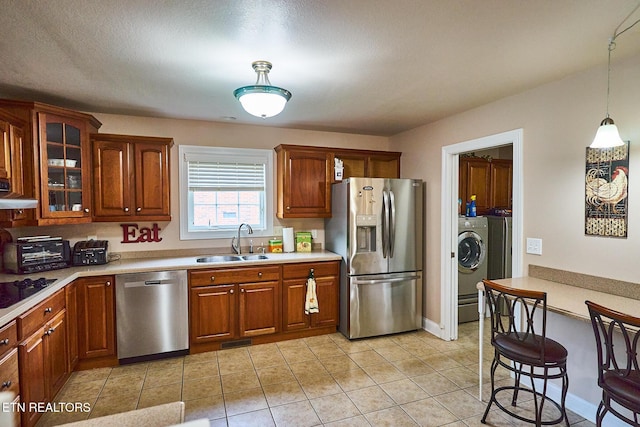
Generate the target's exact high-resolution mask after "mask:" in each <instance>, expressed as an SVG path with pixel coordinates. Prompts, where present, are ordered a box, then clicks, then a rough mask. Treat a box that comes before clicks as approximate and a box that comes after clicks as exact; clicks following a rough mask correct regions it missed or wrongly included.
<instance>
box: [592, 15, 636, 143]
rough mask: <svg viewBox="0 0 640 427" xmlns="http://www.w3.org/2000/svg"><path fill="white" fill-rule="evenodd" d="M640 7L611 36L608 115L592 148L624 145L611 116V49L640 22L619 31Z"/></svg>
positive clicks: (608, 70)
mask: <svg viewBox="0 0 640 427" xmlns="http://www.w3.org/2000/svg"><path fill="white" fill-rule="evenodd" d="M639 7H640V2H639V3H638V5H637V6H636V7H635V8H634V9H633V10H632V11H631V13H629V14H628V15H627V16H626V17H625V18H624V19H623V20H622V22H621V23H620V25H618V26H617V27H616V29H615V30H614V32H613V36H611V38H609V58H608V62H607V117H605V118H604V119H603V120H602V121H601V122H600V127H599V128H598V132H596V137H595V138H594V139H593V142H592V143H591V145H590V146H589V147H590V148H609V147H618V146H621V145H624V141H622V138H620V134H619V133H618V127H617V126H616V125H615V123H614V122H613V119H612V118H611V117H609V86H610V83H611V51H612V50H613V49H615V48H616V38H618V36H620V35H621V34H622V33H624V32H625V31H627V30H629V29H630V28H631V27H633V26H634V25H636V24H637V23H638V22H640V19H639V20H637V21H636V22H634V23H633V24H631V25H629V26H628V27H627V28H625V29H624V30H622V31H620V32H618V30H619V29H620V27H621V26H622V24H624V22H625V21H626V20H627V19H629V17H630V16H631V15H633V13H634V12H635V11H636V10H638V8H639Z"/></svg>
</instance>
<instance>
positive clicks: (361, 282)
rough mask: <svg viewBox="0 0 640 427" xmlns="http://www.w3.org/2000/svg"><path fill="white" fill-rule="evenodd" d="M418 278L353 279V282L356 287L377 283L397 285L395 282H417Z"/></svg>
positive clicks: (415, 276)
mask: <svg viewBox="0 0 640 427" xmlns="http://www.w3.org/2000/svg"><path fill="white" fill-rule="evenodd" d="M418 279H420V276H418V275H414V276H404V277H392V278H389V279H355V280H354V281H353V283H354V284H356V285H377V284H378V283H397V282H406V281H409V280H418Z"/></svg>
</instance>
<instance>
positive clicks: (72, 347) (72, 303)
mask: <svg viewBox="0 0 640 427" xmlns="http://www.w3.org/2000/svg"><path fill="white" fill-rule="evenodd" d="M64 296H65V302H66V309H67V338H68V344H69V345H68V347H67V354H68V355H69V372H72V371H73V370H74V369H75V368H76V365H77V364H78V360H79V354H78V285H77V284H76V282H71V283H69V284H68V285H67V286H65V288H64Z"/></svg>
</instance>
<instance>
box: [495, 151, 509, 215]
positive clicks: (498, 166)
mask: <svg viewBox="0 0 640 427" xmlns="http://www.w3.org/2000/svg"><path fill="white" fill-rule="evenodd" d="M512 200H513V162H512V161H511V160H501V159H494V160H493V161H492V162H491V198H490V204H491V206H492V207H494V208H497V209H511V207H512V206H513V202H512Z"/></svg>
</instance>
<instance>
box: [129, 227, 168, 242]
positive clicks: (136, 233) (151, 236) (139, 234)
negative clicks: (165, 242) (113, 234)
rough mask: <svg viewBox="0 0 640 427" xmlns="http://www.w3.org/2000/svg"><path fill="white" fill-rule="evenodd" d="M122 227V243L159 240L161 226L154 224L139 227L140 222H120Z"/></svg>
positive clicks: (160, 238)
mask: <svg viewBox="0 0 640 427" xmlns="http://www.w3.org/2000/svg"><path fill="white" fill-rule="evenodd" d="M120 227H122V242H120V243H143V242H159V241H161V240H162V237H159V236H158V235H159V234H160V227H158V224H153V226H152V227H151V228H149V227H138V224H120Z"/></svg>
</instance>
